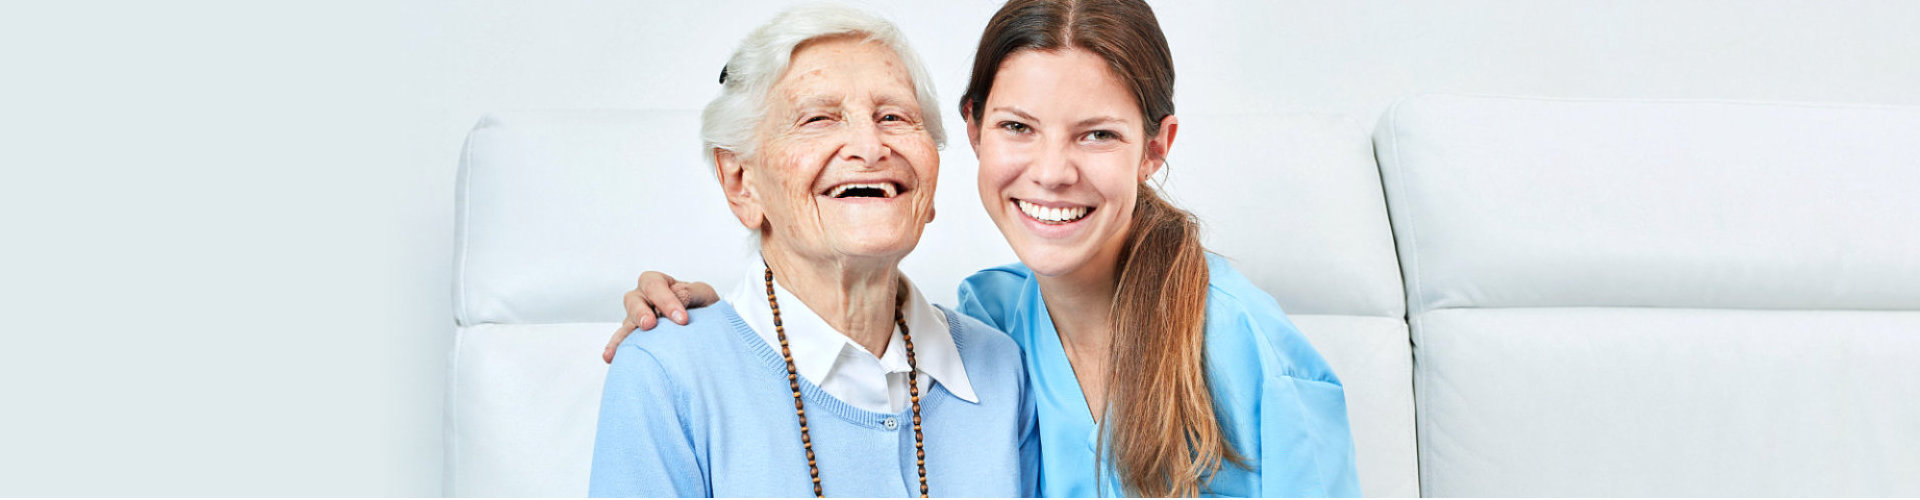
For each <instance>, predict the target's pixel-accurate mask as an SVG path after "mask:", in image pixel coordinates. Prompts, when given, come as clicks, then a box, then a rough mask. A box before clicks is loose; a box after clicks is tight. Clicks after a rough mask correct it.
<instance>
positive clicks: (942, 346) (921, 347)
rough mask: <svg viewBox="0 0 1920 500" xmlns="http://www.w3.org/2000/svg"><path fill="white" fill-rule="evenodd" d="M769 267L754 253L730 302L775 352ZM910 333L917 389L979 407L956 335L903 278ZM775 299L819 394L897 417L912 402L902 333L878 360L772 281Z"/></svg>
mask: <svg viewBox="0 0 1920 500" xmlns="http://www.w3.org/2000/svg"><path fill="white" fill-rule="evenodd" d="M766 272H767V268H766V264H765V263H764V262H762V261H761V260H760V259H759V255H754V258H753V259H752V260H751V262H750V264H749V265H748V266H747V272H746V276H745V277H744V278H742V279H741V282H740V284H739V285H738V286H735V287H734V289H733V293H731V294H729V295H728V297H727V301H728V302H731V303H732V304H733V308H734V310H735V311H737V312H739V313H740V317H741V319H745V320H746V322H747V326H748V327H751V328H753V331H754V333H758V334H760V338H761V339H764V340H766V341H767V345H770V346H773V348H774V350H776V351H778V350H779V349H780V339H779V337H778V336H777V334H776V333H775V332H774V329H773V308H772V307H771V306H768V305H767V282H766ZM901 280H902V281H903V282H904V283H905V284H906V286H907V302H906V305H905V308H906V309H905V310H904V311H903V312H904V313H905V316H906V318H905V319H906V322H907V327H908V328H911V329H912V331H913V353H914V363H915V364H917V365H919V368H920V377H919V380H918V381H917V382H918V385H919V386H920V393H921V394H926V393H927V391H929V390H932V389H933V384H934V382H939V383H940V385H941V386H942V387H945V388H946V389H947V392H950V393H953V395H954V396H956V397H959V398H960V399H963V400H966V401H967V402H970V403H978V402H980V398H979V397H978V396H975V395H974V393H973V384H972V383H970V382H968V381H967V370H966V368H965V367H963V366H961V364H960V350H959V349H958V348H956V347H955V346H954V345H953V332H951V331H949V330H947V317H946V316H945V315H944V314H942V313H941V312H940V310H939V309H937V308H934V307H933V304H932V303H929V302H927V299H926V296H924V295H922V294H921V293H920V289H919V287H916V286H914V284H913V281H911V280H907V279H906V277H905V276H902V277H901ZM773 289H774V297H775V298H776V299H778V300H779V301H780V305H781V307H780V324H781V325H782V326H784V327H785V329H786V332H787V346H788V349H789V350H791V351H792V352H793V366H794V370H795V371H798V372H799V373H800V376H801V377H805V378H806V379H807V380H808V381H811V382H813V384H814V385H817V386H819V387H820V389H821V390H824V391H827V394H830V395H832V396H833V397H834V398H837V399H839V400H840V401H842V402H845V403H847V404H850V405H853V406H854V407H855V408H860V409H863V410H867V411H871V412H878V413H898V412H900V411H902V410H905V409H906V407H907V403H908V401H909V400H908V398H909V396H908V392H907V372H908V369H907V349H906V342H905V341H904V340H902V338H901V336H900V330H899V328H895V329H894V331H893V338H892V339H889V340H888V341H887V348H886V351H884V352H883V353H881V355H880V356H878V357H875V356H874V355H873V353H871V352H867V349H866V348H865V347H862V346H861V345H860V343H858V342H854V341H853V339H852V338H849V337H847V336H846V335H845V334H842V333H840V331H838V330H835V329H834V328H833V326H832V325H829V324H827V321H826V320H825V319H822V318H821V317H820V315H818V314H815V313H814V312H813V309H811V308H808V307H807V305H806V304H805V303H803V302H800V298H799V297H795V296H794V295H793V294H792V293H790V292H788V291H787V288H786V286H785V285H784V284H782V283H781V282H780V277H778V276H775V277H774V284H773Z"/></svg>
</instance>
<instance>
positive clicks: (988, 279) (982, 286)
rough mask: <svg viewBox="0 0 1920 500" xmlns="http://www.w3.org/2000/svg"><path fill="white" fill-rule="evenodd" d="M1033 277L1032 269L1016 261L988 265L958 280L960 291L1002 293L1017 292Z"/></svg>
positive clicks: (987, 293) (989, 293) (988, 293)
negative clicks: (1000, 264) (996, 265)
mask: <svg viewBox="0 0 1920 500" xmlns="http://www.w3.org/2000/svg"><path fill="white" fill-rule="evenodd" d="M1032 278H1033V270H1032V269H1028V268H1027V265H1026V264H1021V263H1018V262H1015V263H1012V264H1007V265H1004V266H999V267H989V268H986V269H982V270H980V272H976V273H973V275H971V276H967V279H964V280H961V281H960V290H961V292H962V293H965V292H968V291H971V292H974V293H975V294H986V295H1002V294H1004V293H1005V292H1013V293H1018V292H1019V290H1020V289H1021V288H1023V287H1025V286H1026V284H1027V280H1029V279H1032Z"/></svg>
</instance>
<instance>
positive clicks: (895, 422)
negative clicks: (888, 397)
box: [880, 417, 900, 430]
mask: <svg viewBox="0 0 1920 500" xmlns="http://www.w3.org/2000/svg"><path fill="white" fill-rule="evenodd" d="M880 425H885V426H887V430H894V429H899V428H900V420H899V419H896V418H893V417H887V421H885V422H881V423H880Z"/></svg>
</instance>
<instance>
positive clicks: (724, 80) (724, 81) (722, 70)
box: [720, 66, 727, 85]
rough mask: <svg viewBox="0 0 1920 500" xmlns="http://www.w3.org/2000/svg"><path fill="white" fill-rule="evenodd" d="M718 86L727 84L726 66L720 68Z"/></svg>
mask: <svg viewBox="0 0 1920 500" xmlns="http://www.w3.org/2000/svg"><path fill="white" fill-rule="evenodd" d="M720 84H721V85H726V84H727V67H726V66H721V67H720Z"/></svg>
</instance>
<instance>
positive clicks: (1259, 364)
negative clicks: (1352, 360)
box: [1206, 253, 1340, 385]
mask: <svg viewBox="0 0 1920 500" xmlns="http://www.w3.org/2000/svg"><path fill="white" fill-rule="evenodd" d="M1207 273H1208V279H1207V326H1206V328H1207V339H1206V342H1207V356H1208V358H1210V359H1209V363H1208V364H1209V365H1213V367H1217V368H1224V369H1231V370H1236V371H1239V370H1258V371H1261V372H1263V373H1265V374H1266V375H1268V376H1286V377H1293V378H1298V379H1303V380H1311V381H1319V382H1327V383H1331V384H1334V385H1339V384H1340V379H1339V377H1337V376H1335V375H1334V373H1333V369H1332V368H1331V367H1329V366H1328V365H1327V362H1326V359H1325V358H1322V357H1321V356H1320V352H1319V351H1317V350H1315V349H1314V348H1313V344H1312V343H1311V342H1309V341H1308V340H1307V337H1306V335H1304V334H1301V333H1300V329H1299V328H1298V327H1296V326H1294V324H1293V321H1292V320H1290V319H1288V318H1287V315H1286V312H1284V311H1282V310H1281V309H1280V304H1279V303H1278V302H1275V301H1274V300H1273V296H1272V295H1269V294H1268V293H1267V292H1266V291H1264V290H1261V289H1260V287H1258V286H1255V285H1254V284H1253V282H1252V281H1249V280H1248V279H1247V277H1246V276H1245V275H1242V274H1240V271H1239V270H1237V269H1234V268H1233V265H1232V263H1231V262H1229V261H1228V260H1227V259H1226V258H1225V257H1221V256H1219V255H1217V254H1213V253H1208V254H1207ZM1220 365H1228V366H1220Z"/></svg>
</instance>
